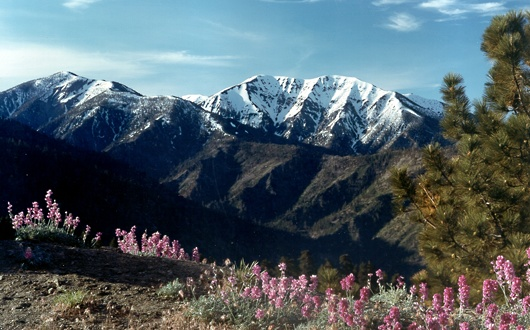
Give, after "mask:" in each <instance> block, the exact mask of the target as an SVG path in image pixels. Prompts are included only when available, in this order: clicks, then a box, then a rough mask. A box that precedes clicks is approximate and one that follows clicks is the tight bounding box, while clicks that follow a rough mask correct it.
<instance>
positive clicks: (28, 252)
mask: <svg viewBox="0 0 530 330" xmlns="http://www.w3.org/2000/svg"><path fill="white" fill-rule="evenodd" d="M24 258H26V260H28V261H29V260H31V258H33V251H31V248H30V247H29V246H28V247H27V248H26V251H25V252H24Z"/></svg>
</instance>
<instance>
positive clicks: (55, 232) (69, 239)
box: [16, 225, 84, 247]
mask: <svg viewBox="0 0 530 330" xmlns="http://www.w3.org/2000/svg"><path fill="white" fill-rule="evenodd" d="M16 236H17V237H16V238H17V240H18V241H33V242H46V243H54V244H61V245H67V246H77V247H82V246H84V244H83V241H82V240H81V238H79V237H77V236H75V235H72V234H70V233H68V232H67V231H66V230H65V229H64V228H57V227H55V226H53V225H38V226H35V227H32V226H28V227H21V228H19V229H18V230H17V234H16Z"/></svg>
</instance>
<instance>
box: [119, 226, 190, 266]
mask: <svg viewBox="0 0 530 330" xmlns="http://www.w3.org/2000/svg"><path fill="white" fill-rule="evenodd" d="M116 238H117V241H118V247H119V248H120V250H121V251H122V252H124V253H129V254H134V255H142V256H154V257H164V258H171V259H177V260H192V261H195V262H200V254H199V249H198V248H197V247H195V248H194V249H193V251H192V254H191V258H190V255H189V254H188V253H186V251H185V250H184V248H182V247H181V246H180V243H179V241H177V240H173V241H171V240H170V239H169V237H168V236H166V235H164V236H162V235H161V234H160V233H159V232H155V233H153V234H152V235H151V236H148V235H147V232H144V233H143V235H142V238H141V245H140V246H138V241H137V239H136V226H132V228H131V230H130V231H129V232H127V231H126V230H121V229H120V228H117V229H116Z"/></svg>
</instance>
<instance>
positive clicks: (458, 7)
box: [420, 0, 507, 16]
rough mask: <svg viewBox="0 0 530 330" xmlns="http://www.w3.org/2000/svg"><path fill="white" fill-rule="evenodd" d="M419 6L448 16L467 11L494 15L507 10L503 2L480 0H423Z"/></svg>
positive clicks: (466, 12) (467, 12)
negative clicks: (468, 0) (472, 1)
mask: <svg viewBox="0 0 530 330" xmlns="http://www.w3.org/2000/svg"><path fill="white" fill-rule="evenodd" d="M420 8H424V9H433V10H436V11H438V12H440V13H441V14H444V15H449V16H461V15H464V14H469V13H475V14H482V15H495V14H498V13H500V12H503V11H506V10H507V8H506V7H505V6H504V3H503V2H482V3H474V4H472V3H468V2H466V1H456V0H430V1H425V2H422V3H420Z"/></svg>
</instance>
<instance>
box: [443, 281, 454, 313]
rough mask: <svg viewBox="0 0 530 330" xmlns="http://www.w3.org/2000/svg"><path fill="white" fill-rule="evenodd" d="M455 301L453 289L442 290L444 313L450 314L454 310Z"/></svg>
mask: <svg viewBox="0 0 530 330" xmlns="http://www.w3.org/2000/svg"><path fill="white" fill-rule="evenodd" d="M454 304H455V299H454V294H453V288H451V287H447V288H445V289H444V310H445V312H446V313H451V312H452V311H453V309H454Z"/></svg>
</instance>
